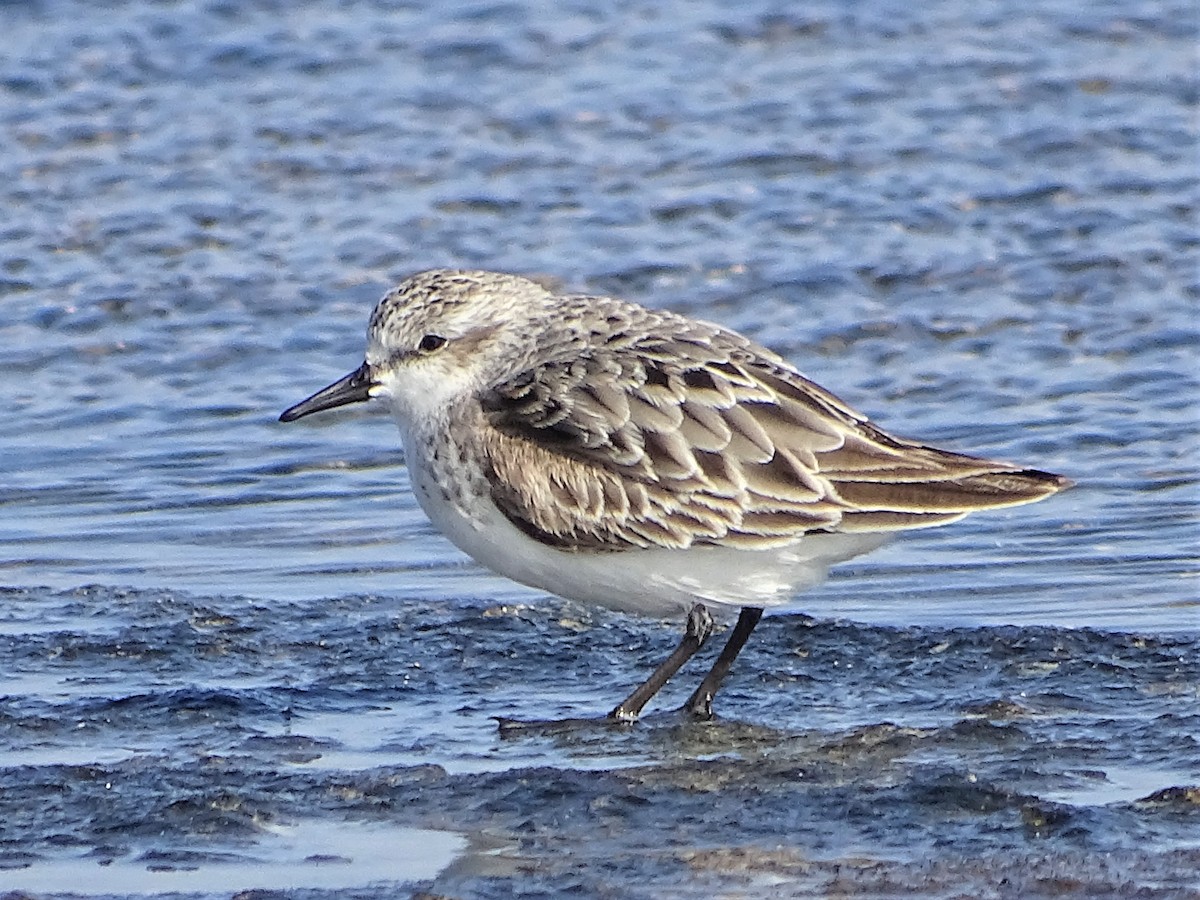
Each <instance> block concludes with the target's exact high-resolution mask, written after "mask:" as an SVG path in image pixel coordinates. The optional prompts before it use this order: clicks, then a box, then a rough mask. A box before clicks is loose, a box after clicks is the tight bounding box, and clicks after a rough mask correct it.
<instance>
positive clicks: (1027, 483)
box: [480, 301, 1069, 550]
mask: <svg viewBox="0 0 1200 900" xmlns="http://www.w3.org/2000/svg"><path fill="white" fill-rule="evenodd" d="M610 302H612V303H614V304H615V301H610ZM621 317H625V318H627V319H629V320H630V322H629V324H631V325H636V326H637V327H630V328H628V329H623V328H621V327H620V325H621V321H620V319H621ZM635 320H640V321H635ZM608 326H609V333H608V334H607V335H606V338H605V340H604V341H603V342H602V343H601V342H597V341H596V340H594V338H595V336H594V335H593V340H590V341H588V342H587V343H586V346H585V349H583V351H582V352H580V351H579V348H578V347H577V348H575V351H574V352H572V353H570V354H569V355H568V354H564V356H563V358H562V359H560V360H556V361H551V362H548V363H545V364H542V365H539V366H537V367H535V368H531V369H529V370H527V371H525V372H523V373H521V374H520V375H518V376H517V377H515V378H512V379H509V380H507V381H505V382H503V383H500V384H497V385H495V386H494V387H493V388H492V390H491V391H490V392H489V393H488V394H487V395H486V396H485V397H484V402H483V412H482V414H483V421H482V422H481V423H480V432H481V437H482V439H483V445H484V447H485V451H484V452H485V457H486V461H487V464H488V465H490V467H491V469H492V474H493V475H494V476H495V477H494V479H493V481H494V484H495V487H494V489H493V500H494V501H495V502H496V504H497V505H498V506H499V508H500V509H501V510H502V511H503V512H504V513H505V515H507V516H508V517H509V519H510V520H512V521H513V522H514V523H515V524H516V525H517V526H518V527H520V528H521V529H522V530H524V531H525V532H526V533H527V534H530V535H531V536H533V537H535V538H537V539H538V540H541V541H543V542H545V543H547V544H551V545H553V546H560V547H563V548H579V549H591V550H621V549H628V548H634V547H669V548H679V549H682V548H686V547H690V546H692V545H694V544H716V545H722V546H738V547H746V548H767V547H776V546H781V545H785V544H788V543H792V542H794V541H795V540H797V539H798V538H800V537H802V536H803V535H804V534H805V533H807V532H814V531H826V532H829V531H832V532H864V531H896V530H901V529H909V528H921V527H927V526H931V525H939V524H942V523H945V522H950V521H953V520H955V519H958V518H961V517H962V516H964V515H966V514H967V513H970V512H973V511H975V510H980V509H988V508H993V507H1003V506H1015V505H1018V504H1022V503H1031V502H1033V501H1035V500H1040V499H1042V498H1043V497H1046V496H1048V495H1050V494H1053V493H1054V492H1056V491H1058V490H1061V489H1062V488H1063V487H1066V486H1067V485H1068V484H1069V482H1068V481H1067V480H1066V479H1064V478H1062V477H1060V476H1057V475H1052V474H1049V473H1046V472H1039V471H1037V470H1034V469H1023V468H1020V467H1017V466H1013V465H1011V464H1008V463H1003V462H997V461H993V460H986V459H978V458H975V457H971V456H965V455H963V454H958V453H951V452H948V451H944V450H938V449H936V448H933V447H928V446H924V445H921V444H917V443H914V442H911V441H906V440H903V439H900V438H896V437H893V436H891V435H889V434H887V433H885V432H883V431H881V430H880V429H878V428H877V427H875V426H874V425H873V424H872V423H870V422H869V421H867V419H866V418H865V417H864V416H862V415H860V414H859V413H857V412H855V411H854V410H852V409H851V408H849V407H848V406H846V405H845V404H844V403H842V401H840V400H839V399H838V398H837V397H835V396H833V395H832V394H830V393H829V392H828V391H826V390H824V389H823V388H821V387H820V386H819V385H817V384H815V383H813V382H811V381H809V380H808V379H806V378H804V377H803V376H802V375H800V374H799V373H798V372H797V371H795V370H794V369H793V368H792V367H791V366H790V365H788V364H787V363H786V362H785V361H784V360H782V359H781V358H779V357H777V356H775V355H774V354H771V353H769V352H768V351H765V350H763V349H762V348H759V347H757V346H755V345H754V344H752V343H751V342H750V341H748V340H746V339H745V338H742V337H741V336H739V335H736V334H733V333H732V332H729V331H726V330H724V329H721V328H720V327H718V326H715V325H707V324H703V323H697V322H694V321H691V320H687V319H682V318H680V317H678V316H674V315H672V314H669V313H660V312H654V311H649V310H643V309H641V308H639V307H626V306H624V305H620V306H617V305H614V307H613V309H612V311H611V314H610V315H609V318H608Z"/></svg>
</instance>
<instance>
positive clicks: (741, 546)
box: [279, 269, 1071, 730]
mask: <svg viewBox="0 0 1200 900" xmlns="http://www.w3.org/2000/svg"><path fill="white" fill-rule="evenodd" d="M372 399H380V400H384V401H386V402H387V403H388V404H389V406H390V408H391V412H392V415H393V417H394V419H395V421H396V423H397V424H398V426H399V429H400V434H401V439H402V442H403V446H404V454H405V462H406V465H407V467H408V470H409V476H410V482H411V486H412V490H413V492H414V494H415V496H416V499H417V502H418V503H419V504H420V506H421V508H422V509H423V510H424V512H425V514H426V515H427V516H428V518H429V519H430V521H431V522H432V523H433V524H434V526H435V527H436V528H437V529H439V530H440V531H441V532H442V534H443V535H445V536H446V537H447V538H448V539H449V540H450V541H451V542H452V543H453V544H455V545H456V546H457V547H458V548H459V549H460V550H462V551H463V552H465V553H466V554H467V555H468V556H470V557H472V558H473V559H474V560H475V561H477V562H478V563H480V564H481V565H483V566H484V567H486V568H488V569H490V570H492V571H493V572H496V573H498V574H500V575H503V576H506V577H507V578H509V579H512V580H514V581H517V582H520V583H521V584H524V585H528V586H530V587H533V588H537V589H540V590H542V591H546V592H548V593H551V594H556V595H558V596H561V597H565V598H567V599H570V600H574V601H578V602H581V603H584V604H593V605H599V606H602V607H607V608H609V609H614V610H618V611H622V612H628V613H634V614H640V615H643V616H654V617H658V618H667V617H671V616H682V617H683V620H684V630H683V636H682V638H681V639H680V641H679V644H678V646H677V647H676V648H675V649H674V651H673V652H672V653H671V654H670V656H668V657H667V658H666V659H665V660H664V661H663V662H662V663H661V664H660V665H659V666H658V667H657V668H656V669H655V670H654V671H653V672H652V673H651V674H650V675H649V677H648V678H646V680H645V681H644V682H642V683H641V684H640V685H638V686H637V687H636V688H635V689H634V690H633V691H632V692H631V693H630V694H629V695H628V696H627V697H626V698H625V699H624V700H622V701H621V702H620V703H619V704H618V705H617V706H616V707H614V708H613V709H612V710H611V711H610V712H609V713H608V714H607V716H606V717H605V718H604V720H603V721H608V722H610V723H633V722H634V721H636V720H637V719H638V717H639V716H640V715H641V714H642V712H643V709H644V708H645V706H646V704H647V703H648V702H649V701H650V700H651V699H652V698H653V697H654V696H655V695H656V694H657V693H658V691H659V690H660V689H661V688H662V687H663V685H664V684H665V683H666V682H667V681H668V679H670V678H671V677H672V676H673V675H674V674H675V673H676V672H677V671H678V670H679V669H680V668H681V667H682V666H683V665H684V664H685V663H686V662H687V661H688V660H689V659H690V658H691V657H692V656H693V655H694V654H696V653H697V651H699V649H700V648H701V647H702V646H703V645H704V644H705V643H706V642H707V640H708V639H709V637H710V636H711V635H712V634H713V632H714V630H715V628H716V620H715V619H714V616H713V613H714V612H716V613H717V614H718V616H721V615H725V616H727V617H728V618H730V619H732V617H733V613H734V611H736V612H737V619H736V622H735V623H734V624H733V626H732V628H731V629H730V633H729V636H728V639H727V641H726V643H725V645H724V647H723V649H722V650H721V651H720V653H719V654H718V655H717V657H716V660H715V661H714V662H713V664H712V667H711V669H710V670H709V672H708V674H707V675H705V676H704V678H703V679H702V680H701V681H700V683H699V685H698V686H697V687H696V689H695V690H694V691H693V692H692V693H691V695H690V696H689V697H688V699H687V700H686V701H685V703H684V704H683V706H682V708H681V709H682V711H683V713H684V714H685V715H686V716H688V717H690V718H693V719H697V720H708V719H711V718H713V715H714V713H713V699H714V697H715V696H716V694H717V691H718V689H719V688H720V686H721V684H722V682H723V681H724V680H725V677H726V675H727V674H728V672H729V670H730V668H731V666H732V665H733V662H734V660H735V658H736V657H737V655H738V654H739V652H740V651H741V650H742V648H743V647H744V645H745V644H746V642H747V640H748V639H749V637H750V635H751V633H752V632H753V630H754V628H755V626H756V625H757V624H758V623H759V621H760V619H761V618H762V616H763V613H764V611H765V610H766V609H769V608H772V607H781V606H787V605H790V604H794V603H795V602H796V600H795V598H796V596H797V595H798V594H799V593H801V592H803V591H804V590H806V589H808V588H811V587H813V586H815V585H817V584H819V583H820V582H821V581H823V580H824V578H825V577H826V574H827V572H828V569H829V568H830V567H831V566H832V565H834V564H836V563H839V562H843V561H845V560H848V559H851V558H853V557H856V556H858V555H860V554H863V553H867V552H869V551H871V550H874V549H876V548H878V547H880V546H881V545H883V544H884V543H886V542H887V541H888V540H890V539H891V538H893V537H895V536H896V535H897V534H898V533H899V532H903V531H908V530H911V529H919V528H927V527H931V526H939V525H944V524H947V523H949V522H953V521H955V520H957V519H961V518H962V517H964V516H966V515H967V514H969V513H972V512H975V511H977V510H984V509H994V508H1000V507H1010V506H1018V505H1021V504H1025V503H1032V502H1035V501H1038V500H1042V499H1044V498H1046V497H1049V496H1050V495H1052V494H1055V493H1057V492H1058V491H1061V490H1063V489H1064V488H1066V487H1068V486H1070V485H1071V481H1070V480H1069V479H1068V478H1065V477H1063V476H1061V475H1056V474H1052V473H1050V472H1044V471H1040V470H1038V469H1033V468H1027V467H1024V466H1020V465H1015V464H1012V463H1007V462H1001V461H997V460H991V459H984V458H980V457H975V456H969V455H965V454H962V453H957V452H953V451H950V450H943V449H938V448H936V447H933V446H928V445H926V444H923V443H920V442H917V441H913V440H909V439H907V438H902V437H897V436H895V435H893V434H891V433H889V432H887V431H884V430H883V429H882V428H880V427H879V426H877V425H876V424H874V422H872V421H871V420H869V419H868V418H867V417H866V416H865V415H863V414H862V413H860V412H858V411H856V410H855V409H853V408H852V407H851V406H850V405H848V404H847V403H845V402H843V401H842V400H840V399H839V398H838V397H837V396H835V395H834V394H832V393H831V392H829V391H828V390H826V389H825V388H823V387H821V386H820V385H818V384H817V383H815V382H814V381H811V380H810V379H808V378H807V377H805V376H804V375H803V374H801V372H800V371H799V370H798V369H797V368H796V367H795V366H793V365H792V364H791V363H789V362H788V361H787V360H785V359H784V358H782V357H781V356H779V355H777V354H775V353H774V352H772V351H770V350H768V349H767V348H765V347H763V346H760V345H759V344H757V343H755V342H754V341H752V340H751V339H749V338H747V337H745V336H743V335H741V334H739V333H737V332H736V331H733V330H731V329H728V328H725V327H722V326H721V325H718V324H713V323H710V322H706V321H701V320H698V319H694V318H691V317H688V316H684V315H681V314H678V313H675V312H671V311H668V310H663V309H656V308H650V307H645V306H641V305H638V304H635V303H632V302H629V301H626V300H622V299H619V298H616V297H611V296H594V295H589V294H572V293H557V292H555V291H553V290H551V289H549V288H547V287H545V286H543V285H542V284H541V283H539V282H538V281H534V280H532V279H529V278H525V277H522V276H520V275H514V274H507V273H503V272H491V271H482V270H470V269H431V270H428V271H423V272H419V273H417V274H414V275H412V276H410V277H408V278H406V279H404V280H403V281H401V282H400V283H399V284H397V285H396V286H395V287H393V288H392V289H391V290H389V291H388V292H387V293H386V294H385V295H384V296H383V298H382V299H381V300H380V301H379V303H378V304H377V305H376V306H375V308H374V310H373V312H372V313H371V316H370V321H369V324H368V328H367V347H366V354H365V360H364V362H363V363H362V364H361V365H360V366H359V367H358V368H356V369H355V370H354V371H353V372H351V373H350V374H348V375H346V376H345V377H343V378H341V379H339V380H337V381H335V382H334V383H332V384H330V385H329V386H328V387H325V388H323V389H321V390H319V391H317V392H316V393H315V394H313V395H312V396H310V397H308V398H307V399H305V400H302V401H301V402H299V403H297V404H296V405H294V406H292V407H290V408H288V409H287V410H285V411H284V412H283V413H282V414H281V415H280V417H279V418H280V420H281V421H283V422H292V421H295V420H297V419H300V418H302V417H304V416H308V415H312V414H313V413H317V412H321V411H324V410H329V409H334V408H337V407H341V406H345V405H347V404H352V403H360V402H365V401H368V400H372ZM498 718H499V721H500V724H501V729H502V730H506V729H507V730H513V729H519V728H520V727H522V726H523V725H524V724H532V723H522V722H520V721H518V720H512V719H505V718H503V717H498ZM563 721H566V720H563Z"/></svg>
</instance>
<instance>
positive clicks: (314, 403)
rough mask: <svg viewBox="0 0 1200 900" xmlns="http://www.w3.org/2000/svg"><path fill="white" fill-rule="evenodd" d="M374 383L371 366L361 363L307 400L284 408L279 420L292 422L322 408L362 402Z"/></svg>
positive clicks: (368, 395)
mask: <svg viewBox="0 0 1200 900" xmlns="http://www.w3.org/2000/svg"><path fill="white" fill-rule="evenodd" d="M374 384H375V382H374V380H373V379H372V377H371V367H370V366H368V365H367V364H366V363H363V364H362V365H361V366H359V367H358V368H357V369H355V370H354V371H353V372H351V373H350V374H349V375H347V376H346V377H345V378H339V379H338V380H337V381H335V382H334V383H333V384H331V385H329V387H326V388H321V390H319V391H317V392H316V393H315V394H313V395H312V396H311V397H309V398H308V399H307V400H301V401H300V402H299V403H297V404H296V405H295V406H292V407H289V408H288V409H285V410H284V411H283V412H282V413H281V414H280V416H279V421H280V422H294V421H296V420H297V419H300V418H303V417H304V416H307V415H310V414H311V413H315V412H321V410H324V409H334V408H336V407H338V406H345V405H346V404H347V403H363V402H365V401H367V400H370V399H371V387H372V385H374Z"/></svg>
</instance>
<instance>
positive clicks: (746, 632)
mask: <svg viewBox="0 0 1200 900" xmlns="http://www.w3.org/2000/svg"><path fill="white" fill-rule="evenodd" d="M762 614H763V611H762V610H761V609H760V608H758V607H757V606H743V607H742V611H741V613H740V614H739V615H738V620H737V624H736V625H734V626H733V631H732V632H731V633H730V635H729V640H728V641H726V642H725V647H724V649H723V650H721V655H720V656H718V657H717V661H716V662H714V663H713V667H712V668H711V669H709V671H708V674H707V675H705V676H704V680H703V681H701V682H700V687H698V688H696V690H695V692H694V693H693V694H692V696H690V697H689V698H688V699H687V702H686V703H684V704H683V710H684V711H685V712H688V713H691V714H692V716H694V717H695V718H697V719H711V718H712V715H713V711H712V701H713V697H715V696H716V694H717V689H718V688H720V687H721V682H722V681H723V680H724V679H725V676H726V675H728V674H729V667H730V666H732V665H733V661H734V660H735V659H737V655H738V654H739V653H741V652H742V648H743V647H744V646H746V641H747V640H748V639H749V638H750V632H752V631H753V630H754V626H755V625H757V624H758V620H759V619H761V618H762ZM664 680H665V679H664ZM626 702H628V701H626ZM618 709H620V707H618Z"/></svg>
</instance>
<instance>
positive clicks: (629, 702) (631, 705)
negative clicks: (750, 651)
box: [608, 603, 762, 722]
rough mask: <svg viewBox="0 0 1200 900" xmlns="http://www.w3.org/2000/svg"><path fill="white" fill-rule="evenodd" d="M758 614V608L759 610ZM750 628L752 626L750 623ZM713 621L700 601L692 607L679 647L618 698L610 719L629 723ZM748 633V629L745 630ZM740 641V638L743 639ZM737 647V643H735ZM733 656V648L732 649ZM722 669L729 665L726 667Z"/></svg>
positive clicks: (701, 639) (693, 650) (702, 639)
mask: <svg viewBox="0 0 1200 900" xmlns="http://www.w3.org/2000/svg"><path fill="white" fill-rule="evenodd" d="M759 613H760V614H761V613H762V610H759ZM750 627H751V628H753V627H754V626H753V625H751V626H750ZM712 630H713V620H712V616H711V615H709V613H708V609H706V608H705V606H704V604H703V603H697V604H696V605H695V606H693V607H692V609H691V612H689V613H688V617H687V631H685V632H684V635H683V637H682V638H681V639H680V641H679V646H678V647H676V648H675V651H674V652H673V653H672V654H671V655H670V656H668V657H667V658H666V659H664V660H663V661H662V664H661V665H659V667H658V668H657V669H655V670H654V671H653V672H652V673H650V677H649V678H647V679H646V680H645V681H644V682H642V684H641V685H639V686H638V688H637V690H635V691H634V692H633V693H632V694H630V695H629V696H628V697H626V698H625V699H624V700H622V701H621V704H620V705H619V706H618V707H617V708H616V709H614V710H613V711H612V712H610V713H609V714H608V717H609V718H610V719H615V720H616V721H618V722H632V721H634V720H635V719H636V718H637V717H638V716H639V715H641V712H642V707H644V706H645V705H646V704H647V703H649V702H650V698H651V697H653V696H654V695H655V694H657V693H658V692H659V691H660V690H661V689H662V686H663V685H664V684H666V683H667V679H669V678H670V677H671V676H672V675H674V674H675V673H676V672H678V671H679V667H680V666H682V665H683V664H684V663H685V662H687V661H688V660H689V659H691V658H692V656H693V655H694V654H695V653H696V651H697V650H699V649H700V648H701V647H703V646H704V642H705V641H707V640H708V636H709V635H710V634H712ZM747 634H749V632H747ZM743 642H744V639H743ZM739 647H740V645H739ZM734 655H735V656H736V655H737V651H734ZM732 661H733V660H732V659H731V660H730V662H732ZM725 668H729V667H728V666H726V667H725Z"/></svg>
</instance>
